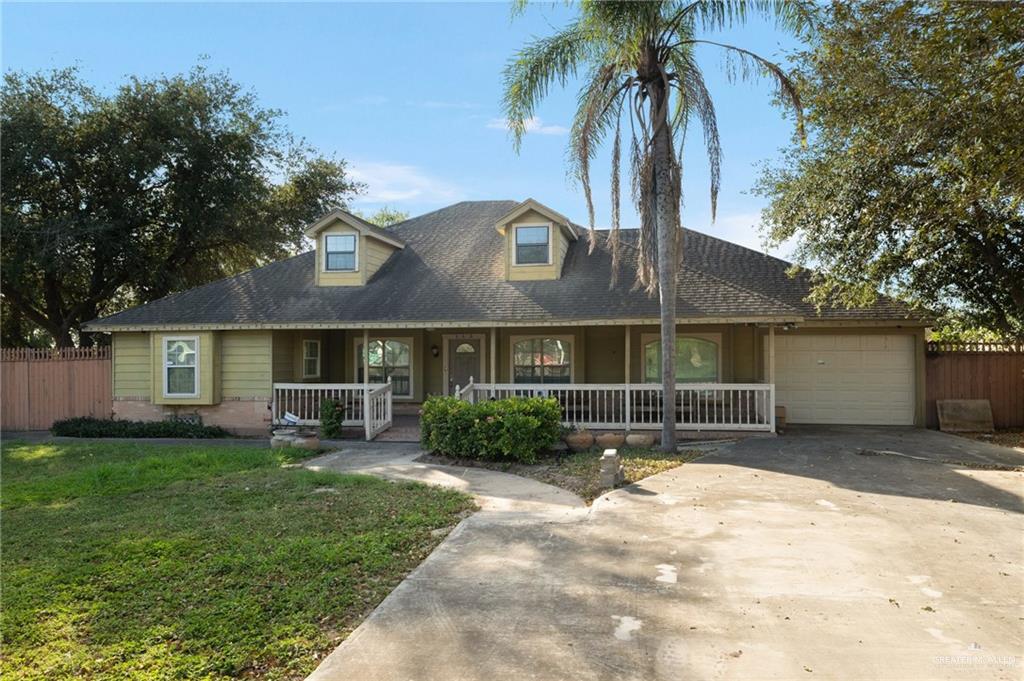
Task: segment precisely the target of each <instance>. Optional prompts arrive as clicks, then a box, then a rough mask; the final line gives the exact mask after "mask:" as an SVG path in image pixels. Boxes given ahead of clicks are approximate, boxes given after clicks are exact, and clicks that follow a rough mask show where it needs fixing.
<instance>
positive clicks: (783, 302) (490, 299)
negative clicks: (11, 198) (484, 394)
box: [89, 201, 909, 330]
mask: <svg viewBox="0 0 1024 681" xmlns="http://www.w3.org/2000/svg"><path fill="white" fill-rule="evenodd" d="M516 205H517V203H516V202H515V201H472V202H463V203H457V204H455V205H453V206H449V207H447V208H443V209H441V210H438V211H434V212H432V213H427V214H426V215H421V216H419V217H416V218H412V219H410V220H407V221H405V222H403V223H401V224H399V225H396V226H395V227H393V228H391V229H389V230H388V232H387V233H388V234H390V235H393V236H395V237H397V238H398V239H400V240H402V241H403V242H404V243H405V244H406V248H405V249H403V250H399V251H395V253H394V254H393V255H392V256H391V257H390V259H389V260H388V261H387V262H386V263H385V264H384V265H383V266H382V267H381V268H380V270H378V271H377V273H376V274H375V275H374V276H373V277H372V278H371V279H370V281H369V282H367V284H366V285H365V286H356V287H340V286H338V287H317V286H315V285H314V284H313V273H314V272H313V268H314V254H313V253H312V252H309V253H303V254H302V255H297V256H295V257H292V258H289V259H287V260H282V261H280V262H276V263H273V264H271V265H267V266H265V267H261V268H259V269H255V270H251V271H249V272H245V273H243V274H239V275H237V276H234V277H230V278H227V279H223V280H220V281H216V282H213V283H210V284H207V285H205V286H200V287H197V288H194V289H191V290H188V291H184V292H182V293H178V294H174V295H171V296H167V297H166V298H162V299H160V300H157V301H154V302H152V303H149V304H147V305H142V306H139V307H135V308H132V309H129V310H125V311H124V312H120V313H118V314H114V315H111V316H109V317H106V318H104V319H101V320H97V321H94V322H91V323H90V324H89V328H90V329H94V330H103V329H104V328H107V327H118V326H147V325H166V324H183V325H185V324H208V325H218V324H225V325H234V324H302V323H345V322H353V323H359V322H439V323H440V322H496V323H500V322H533V321H536V322H550V321H557V320H565V321H571V320H583V319H593V320H613V319H627V318H628V319H654V318H657V317H658V313H659V308H658V300H657V298H656V297H654V298H652V297H649V296H647V295H646V294H645V293H643V292H641V291H634V290H632V287H633V273H632V269H631V267H629V265H625V266H624V267H623V270H622V271H621V273H620V276H619V281H618V283H617V284H616V285H615V286H614V287H613V288H609V279H610V273H611V256H610V254H609V253H608V252H607V250H606V249H605V248H604V247H603V246H599V247H598V249H597V250H595V252H594V253H593V254H590V255H588V254H587V244H586V240H585V239H581V240H579V241H576V242H572V243H571V244H570V246H569V250H568V252H567V254H566V259H565V263H564V265H563V269H562V278H561V279H558V280H553V281H532V282H526V281H522V282H519V281H515V282H514V281H505V279H504V248H503V246H504V242H503V239H502V237H501V235H499V234H498V232H497V231H496V230H495V229H494V224H495V222H496V221H497V220H498V219H499V218H500V217H501V216H502V215H504V214H505V213H507V212H509V211H510V210H511V209H512V208H514V207H515V206H516ZM636 235H637V233H636V232H635V230H623V241H624V242H626V243H627V244H631V243H634V241H635V239H636ZM683 243H684V246H683V251H684V252H683V267H682V270H681V272H680V279H679V283H680V285H679V301H678V313H677V314H678V316H679V317H681V318H714V317H792V318H801V317H806V318H821V319H884V320H897V319H906V318H908V317H909V311H908V309H907V308H906V307H904V306H902V305H900V304H897V303H895V302H893V301H890V300H880V301H879V303H878V304H876V305H875V306H873V307H870V308H861V309H856V310H845V309H831V310H823V311H822V313H821V315H820V316H816V315H815V311H814V308H813V306H811V305H809V304H808V303H805V302H803V298H804V297H805V296H806V295H807V291H808V284H807V281H806V279H805V278H797V279H793V278H790V277H789V276H788V275H787V274H786V269H787V267H788V266H789V263H786V262H784V261H782V260H778V259H777V258H772V257H770V256H767V255H764V254H761V253H758V252H757V251H752V250H750V249H747V248H744V247H742V246H738V245H736V244H733V243H730V242H727V241H722V240H721V239H716V238H714V237H711V236H708V235H706V234H701V233H699V232H693V231H689V230H687V232H686V233H685V236H684V242H683ZM632 252H634V251H633V249H632V248H630V247H629V246H628V245H627V246H626V253H627V257H626V258H624V260H629V257H628V254H629V253H632Z"/></svg>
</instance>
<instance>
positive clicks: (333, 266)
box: [306, 209, 405, 286]
mask: <svg viewBox="0 0 1024 681" xmlns="http://www.w3.org/2000/svg"><path fill="white" fill-rule="evenodd" d="M306 236H308V237H309V238H310V239H313V240H314V242H315V243H316V274H315V280H316V285H317V286H362V285H363V284H365V283H366V282H368V281H369V280H370V277H372V276H373V275H374V273H376V272H377V270H378V269H380V266H381V265H383V264H384V263H385V262H386V261H387V259H388V258H390V257H391V254H392V253H394V252H395V251H398V250H401V249H403V248H405V243H404V242H403V241H402V240H401V239H399V238H397V237H396V236H394V235H392V234H388V233H387V232H386V231H385V230H383V229H381V228H380V227H376V226H374V225H371V224H369V223H368V222H366V221H364V220H360V219H359V218H357V217H356V216H355V215H352V214H351V213H348V212H346V211H343V210H341V209H337V210H333V211H331V212H330V213H328V214H327V215H325V216H324V217H322V218H321V219H319V220H317V221H316V222H315V223H313V224H312V225H310V226H309V227H308V228H307V229H306Z"/></svg>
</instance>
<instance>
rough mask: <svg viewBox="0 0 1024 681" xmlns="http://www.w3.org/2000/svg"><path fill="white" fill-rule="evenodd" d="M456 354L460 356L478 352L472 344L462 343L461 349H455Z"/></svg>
mask: <svg viewBox="0 0 1024 681" xmlns="http://www.w3.org/2000/svg"><path fill="white" fill-rule="evenodd" d="M455 352H456V353H458V354H467V353H473V352H476V348H475V347H473V345H472V344H471V343H460V344H459V347H457V348H455Z"/></svg>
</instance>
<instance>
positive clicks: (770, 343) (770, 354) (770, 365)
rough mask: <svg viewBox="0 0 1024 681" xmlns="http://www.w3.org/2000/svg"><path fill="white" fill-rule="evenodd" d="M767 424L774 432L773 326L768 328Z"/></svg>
mask: <svg viewBox="0 0 1024 681" xmlns="http://www.w3.org/2000/svg"><path fill="white" fill-rule="evenodd" d="M768 384H769V388H768V423H770V424H771V426H772V432H773V433H774V432H775V326H769V327H768Z"/></svg>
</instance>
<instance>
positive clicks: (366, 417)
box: [363, 346, 372, 442]
mask: <svg viewBox="0 0 1024 681" xmlns="http://www.w3.org/2000/svg"><path fill="white" fill-rule="evenodd" d="M363 347H364V348H366V346H363ZM366 349H367V350H368V348H366ZM366 378H367V380H369V377H366ZM371 412H372V409H371V408H370V384H369V383H367V382H366V381H363V432H364V433H365V434H366V441H367V442H369V441H370V414H371Z"/></svg>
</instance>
